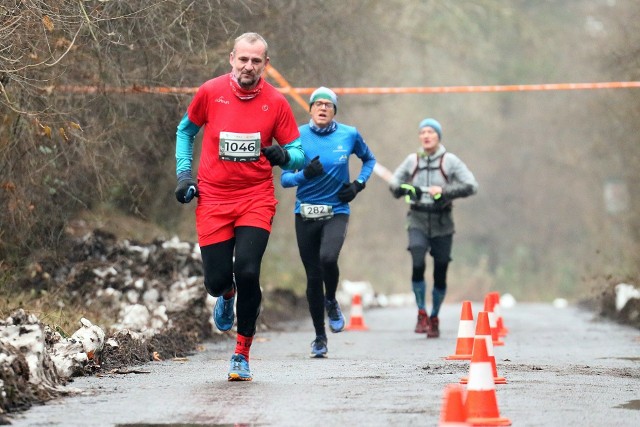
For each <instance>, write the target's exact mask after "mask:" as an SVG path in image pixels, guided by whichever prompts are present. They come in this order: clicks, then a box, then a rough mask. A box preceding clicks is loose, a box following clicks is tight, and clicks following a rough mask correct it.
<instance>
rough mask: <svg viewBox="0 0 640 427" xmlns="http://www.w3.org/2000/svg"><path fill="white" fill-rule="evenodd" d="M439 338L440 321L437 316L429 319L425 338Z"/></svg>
mask: <svg viewBox="0 0 640 427" xmlns="http://www.w3.org/2000/svg"><path fill="white" fill-rule="evenodd" d="M439 336H440V320H438V317H437V316H434V317H431V318H430V319H429V328H428V329H427V338H438V337H439Z"/></svg>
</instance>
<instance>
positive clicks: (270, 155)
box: [260, 144, 291, 166]
mask: <svg viewBox="0 0 640 427" xmlns="http://www.w3.org/2000/svg"><path fill="white" fill-rule="evenodd" d="M260 151H262V154H264V156H265V157H266V158H267V160H269V163H271V166H282V165H284V164H287V163H289V160H291V156H290V155H289V152H288V151H287V150H285V149H284V148H282V147H281V146H280V144H275V145H271V146H269V147H265V148H263V149H261V150H260Z"/></svg>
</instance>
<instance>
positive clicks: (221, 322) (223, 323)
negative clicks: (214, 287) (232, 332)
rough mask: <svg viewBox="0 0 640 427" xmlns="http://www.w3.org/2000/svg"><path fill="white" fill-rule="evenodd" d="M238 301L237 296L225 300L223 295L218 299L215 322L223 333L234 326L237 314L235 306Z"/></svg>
mask: <svg viewBox="0 0 640 427" xmlns="http://www.w3.org/2000/svg"><path fill="white" fill-rule="evenodd" d="M235 301H236V295H235V294H234V295H233V297H231V298H229V299H228V300H225V299H224V298H223V297H222V295H220V296H219V297H218V298H217V299H216V306H215V307H214V308H213V322H214V323H215V324H216V327H217V328H218V329H220V330H221V331H222V332H226V331H228V330H229V329H231V327H232V326H233V321H234V320H235V314H234V312H233V306H234V304H235Z"/></svg>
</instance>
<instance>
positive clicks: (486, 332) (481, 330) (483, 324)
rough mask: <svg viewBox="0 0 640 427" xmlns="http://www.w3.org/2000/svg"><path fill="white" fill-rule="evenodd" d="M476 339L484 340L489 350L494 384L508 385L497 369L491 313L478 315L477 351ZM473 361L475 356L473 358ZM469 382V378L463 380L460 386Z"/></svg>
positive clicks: (483, 312)
mask: <svg viewBox="0 0 640 427" xmlns="http://www.w3.org/2000/svg"><path fill="white" fill-rule="evenodd" d="M476 338H484V339H485V341H487V343H486V346H485V347H486V349H487V354H488V356H487V358H488V359H489V362H490V363H491V370H492V372H493V383H494V384H506V383H507V380H506V379H505V378H504V377H499V376H498V368H497V367H496V357H495V356H494V355H493V341H492V339H491V328H490V327H489V313H487V312H486V311H481V312H479V313H478V323H477V324H476V336H475V338H474V340H473V346H474V350H475V345H476V343H477V341H476ZM471 360H473V355H472V356H471ZM468 382H469V379H468V378H466V377H465V378H462V379H461V380H460V384H467V383H468Z"/></svg>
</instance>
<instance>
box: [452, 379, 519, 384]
mask: <svg viewBox="0 0 640 427" xmlns="http://www.w3.org/2000/svg"><path fill="white" fill-rule="evenodd" d="M468 382H469V377H464V378H462V379H460V384H467V383H468ZM493 383H494V384H506V383H507V379H506V378H505V377H493Z"/></svg>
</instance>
